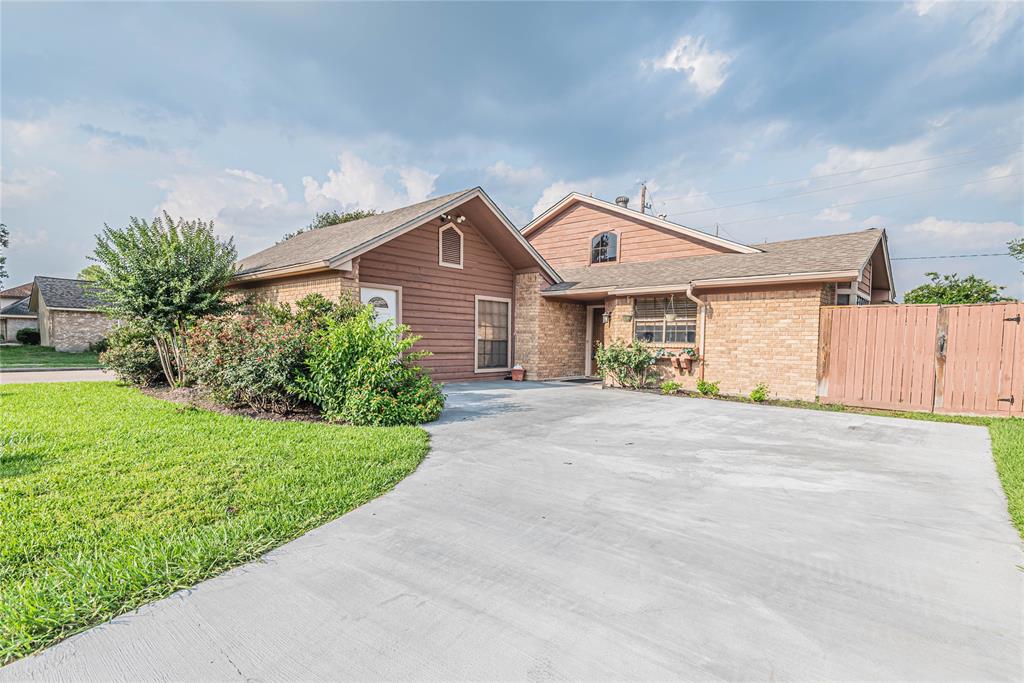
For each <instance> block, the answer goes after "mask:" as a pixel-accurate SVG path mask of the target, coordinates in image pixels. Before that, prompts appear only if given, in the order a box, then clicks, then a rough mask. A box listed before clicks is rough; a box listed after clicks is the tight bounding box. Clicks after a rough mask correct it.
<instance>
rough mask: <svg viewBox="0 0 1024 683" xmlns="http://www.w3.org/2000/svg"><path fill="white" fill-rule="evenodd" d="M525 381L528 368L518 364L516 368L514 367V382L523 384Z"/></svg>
mask: <svg viewBox="0 0 1024 683" xmlns="http://www.w3.org/2000/svg"><path fill="white" fill-rule="evenodd" d="M524 379H526V368H524V367H523V366H522V365H521V364H519V363H516V364H515V365H514V366H512V381H513V382H522V381H523V380H524Z"/></svg>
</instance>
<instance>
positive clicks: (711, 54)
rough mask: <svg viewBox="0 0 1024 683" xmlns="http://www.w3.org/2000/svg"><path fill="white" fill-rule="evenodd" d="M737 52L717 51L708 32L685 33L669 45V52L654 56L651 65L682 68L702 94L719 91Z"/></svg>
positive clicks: (679, 69)
mask: <svg viewBox="0 0 1024 683" xmlns="http://www.w3.org/2000/svg"><path fill="white" fill-rule="evenodd" d="M732 60H733V56H732V55H731V54H729V53H726V52H715V51H714V50H712V49H710V48H708V46H707V42H706V41H705V39H704V36H697V37H694V36H683V37H682V38H680V39H679V40H677V41H676V43H675V45H673V46H672V47H671V48H669V50H668V52H666V53H665V54H663V55H662V56H661V57H659V58H657V59H655V60H653V61H652V62H651V65H652V66H653V67H654V69H655V70H657V71H666V70H668V71H678V72H681V73H685V74H686V79H687V80H688V81H689V82H690V83H691V84H692V85H693V86H694V88H696V89H697V93H698V94H700V95H701V96H702V97H708V96H710V95H714V94H715V93H716V92H718V89H719V88H721V87H722V85H723V84H724V83H725V81H726V78H727V77H728V76H727V74H726V68H727V67H728V66H729V64H730V63H731V62H732Z"/></svg>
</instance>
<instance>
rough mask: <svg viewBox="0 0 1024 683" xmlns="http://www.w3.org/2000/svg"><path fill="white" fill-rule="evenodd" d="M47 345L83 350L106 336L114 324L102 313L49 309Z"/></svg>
mask: <svg viewBox="0 0 1024 683" xmlns="http://www.w3.org/2000/svg"><path fill="white" fill-rule="evenodd" d="M49 319H50V320H49V323H50V338H49V342H50V343H49V345H50V346H53V347H54V348H55V349H57V350H58V351H72V352H75V351H85V350H87V349H88V348H89V344H92V343H94V342H98V341H100V340H101V339H103V338H104V337H106V336H107V333H108V332H109V330H110V328H111V326H112V325H113V324H114V321H112V320H111V319H110V318H108V317H107V316H105V315H103V314H102V313H93V312H89V311H55V310H53V309H52V308H51V309H50V310H49Z"/></svg>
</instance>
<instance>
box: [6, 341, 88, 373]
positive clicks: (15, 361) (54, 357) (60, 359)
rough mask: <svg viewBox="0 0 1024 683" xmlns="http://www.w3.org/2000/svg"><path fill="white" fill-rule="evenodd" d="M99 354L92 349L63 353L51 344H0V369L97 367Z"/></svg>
mask: <svg viewBox="0 0 1024 683" xmlns="http://www.w3.org/2000/svg"><path fill="white" fill-rule="evenodd" d="M99 366H100V362H99V354H98V353H95V352H93V351H82V352H81V353H64V352H62V351H57V350H55V349H54V348H53V347H52V346H29V345H23V346H0V369H7V368H98V367H99Z"/></svg>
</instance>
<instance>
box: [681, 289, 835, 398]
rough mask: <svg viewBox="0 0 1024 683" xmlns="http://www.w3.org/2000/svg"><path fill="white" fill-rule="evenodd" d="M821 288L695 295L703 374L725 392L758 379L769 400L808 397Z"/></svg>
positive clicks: (813, 380)
mask: <svg viewBox="0 0 1024 683" xmlns="http://www.w3.org/2000/svg"><path fill="white" fill-rule="evenodd" d="M827 289H828V288H827V286H826V287H822V286H808V287H806V288H802V289H767V288H765V289H759V290H752V291H743V292H728V291H721V292H718V293H706V294H701V298H702V299H704V300H705V301H706V302H707V313H706V315H707V320H706V325H707V330H706V334H707V342H706V344H705V349H704V355H705V359H704V378H705V379H706V380H708V381H717V382H720V388H721V390H722V392H723V393H726V394H748V393H750V391H751V390H752V389H753V388H754V387H755V386H756V385H757V383H758V382H764V383H766V384H767V385H768V388H769V390H770V392H771V395H772V397H773V398H790V399H802V400H806V401H813V400H814V399H815V396H816V393H817V361H818V315H819V313H818V311H819V308H820V306H821V305H822V302H823V301H827V300H828V297H829V295H830V293H829V292H828V291H825V290H827Z"/></svg>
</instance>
